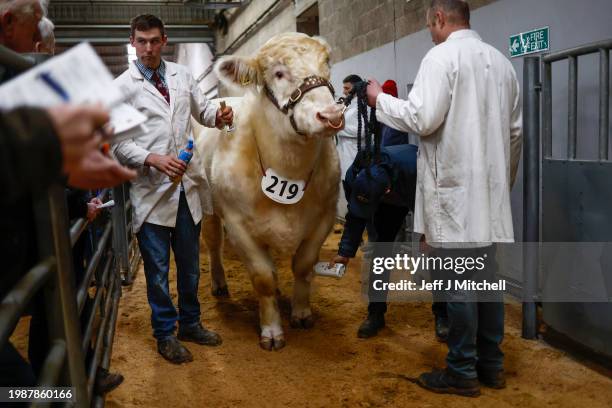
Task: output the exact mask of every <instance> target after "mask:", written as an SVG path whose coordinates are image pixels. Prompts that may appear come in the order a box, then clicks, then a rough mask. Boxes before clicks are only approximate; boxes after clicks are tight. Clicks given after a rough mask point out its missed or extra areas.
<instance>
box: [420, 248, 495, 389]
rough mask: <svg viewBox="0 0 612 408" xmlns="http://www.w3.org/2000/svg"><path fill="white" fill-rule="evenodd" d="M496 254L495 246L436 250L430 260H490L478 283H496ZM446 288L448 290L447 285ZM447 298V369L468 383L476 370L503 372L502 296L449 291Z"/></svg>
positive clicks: (461, 277) (464, 277)
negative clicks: (480, 281) (484, 281)
mask: <svg viewBox="0 0 612 408" xmlns="http://www.w3.org/2000/svg"><path fill="white" fill-rule="evenodd" d="M495 253H496V247H495V246H494V245H493V246H488V247H484V248H469V249H447V248H444V249H443V248H436V249H435V250H434V251H433V252H432V253H431V254H430V255H429V256H430V257H434V256H438V257H441V258H446V257H453V258H456V257H463V258H465V257H473V258H477V257H483V256H484V257H485V258H486V260H487V261H486V271H485V272H486V273H485V274H483V275H482V276H480V277H479V278H478V280H481V279H482V278H483V277H485V279H487V280H488V281H495V280H496V279H495V276H496V273H497V261H496V260H495ZM451 274H454V272H451ZM466 275H467V274H466ZM446 276H449V275H446ZM457 276H460V277H459V278H457ZM468 278H470V277H469V276H464V275H456V274H455V276H454V277H452V278H450V279H468ZM444 285H445V286H446V282H445V283H444ZM445 295H446V297H447V300H448V302H447V312H448V320H449V333H448V341H447V345H448V355H447V357H446V363H447V367H448V369H449V370H450V371H451V372H452V373H453V374H455V375H456V376H458V377H461V378H466V379H475V378H478V374H477V370H482V371H485V372H496V371H499V370H501V369H503V364H504V353H503V352H502V351H501V348H500V345H501V342H502V339H503V337H504V304H503V297H502V295H501V293H499V294H497V293H495V294H491V293H488V294H487V295H486V296H485V295H480V294H479V293H475V292H474V291H470V292H467V291H463V290H450V291H447V292H446V293H445ZM483 298H486V301H482V300H483ZM464 300H467V301H464ZM479 300H480V301H479ZM493 300H497V301H493Z"/></svg>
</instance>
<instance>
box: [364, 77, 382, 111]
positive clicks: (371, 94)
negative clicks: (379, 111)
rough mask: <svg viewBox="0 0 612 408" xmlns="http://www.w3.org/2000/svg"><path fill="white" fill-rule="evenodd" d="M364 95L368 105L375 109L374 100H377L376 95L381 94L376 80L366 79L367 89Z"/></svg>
mask: <svg viewBox="0 0 612 408" xmlns="http://www.w3.org/2000/svg"><path fill="white" fill-rule="evenodd" d="M366 93H367V95H368V105H369V106H370V107H371V108H375V107H376V98H378V95H379V94H380V93H382V86H380V83H379V82H378V81H377V80H375V79H372V78H370V79H368V88H367V90H366Z"/></svg>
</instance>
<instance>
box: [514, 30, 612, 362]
mask: <svg viewBox="0 0 612 408" xmlns="http://www.w3.org/2000/svg"><path fill="white" fill-rule="evenodd" d="M610 48H612V39H611V40H606V41H601V42H597V43H593V44H588V45H584V46H581V47H576V48H572V49H568V50H565V51H560V52H555V53H551V54H547V55H543V56H542V57H541V58H539V57H530V58H526V59H525V73H524V87H525V88H524V89H525V90H524V95H523V97H524V100H525V105H524V106H525V111H524V115H525V152H524V160H525V162H524V166H525V167H524V169H525V174H524V177H525V193H524V203H525V204H524V209H525V211H524V241H525V242H538V241H541V242H610V241H612V211H611V208H612V207H611V203H612V183H611V182H610V180H612V162H611V161H610V160H609V126H610V122H609V112H610V111H609V110H610V63H609V61H610ZM592 54H598V55H599V80H598V84H599V115H598V146H597V147H598V158H597V159H596V160H587V159H585V158H580V157H578V155H577V151H578V149H577V146H578V144H579V143H581V142H583V143H584V140H585V137H581V136H584V135H579V132H578V119H579V115H578V93H579V90H580V87H579V85H580V84H579V81H578V77H579V75H578V74H579V70H578V67H579V64H578V61H579V57H584V56H587V55H592ZM560 61H567V64H568V77H567V79H568V82H567V94H568V104H567V107H568V117H567V148H566V149H565V154H564V155H562V156H561V157H558V156H559V155H558V154H557V157H553V146H558V143H559V142H560V139H561V137H560V135H554V134H553V133H554V132H553V91H554V89H553V88H554V87H553V80H552V67H553V64H555V63H557V62H560ZM540 69H541V82H540V81H539V78H540ZM540 103H541V107H542V114H541V116H540ZM540 125H541V127H540ZM540 128H541V137H540ZM555 136H556V137H555ZM540 146H541V147H542V149H541V150H540ZM556 150H557V151H559V149H556ZM540 152H541V153H540ZM524 262H525V266H526V268H525V270H529V267H530V266H531V267H532V269H531V270H537V271H538V272H541V271H540V265H539V263H538V259H537V256H535V254H532V256H526V257H525V260H524ZM604 266H605V268H604V273H605V274H606V275H605V276H604V278H605V279H606V281H611V282H612V265H604ZM538 275H539V273H537V274H526V275H525V276H524V279H525V282H524V284H525V287H526V288H531V291H530V290H529V289H526V292H527V293H536V294H538V295H540V289H541V288H540V287H539V286H538V282H537V276H538ZM533 300H534V301H535V300H537V297H536V298H535V299H533ZM525 311H526V312H527V313H526V314H525V315H524V334H525V335H526V337H534V336H535V328H536V323H535V304H534V303H533V302H529V303H528V304H527V305H526V309H525ZM542 312H543V313H542V316H543V319H544V321H545V322H546V323H547V324H548V325H549V326H550V327H552V328H553V329H555V330H556V331H558V332H561V333H563V334H565V335H567V336H568V337H570V338H571V339H573V340H575V341H577V342H579V343H581V344H583V345H585V346H587V347H589V348H590V349H592V350H594V351H597V352H600V353H603V354H606V355H608V356H612V303H577V302H575V303H552V302H549V303H543V304H542Z"/></svg>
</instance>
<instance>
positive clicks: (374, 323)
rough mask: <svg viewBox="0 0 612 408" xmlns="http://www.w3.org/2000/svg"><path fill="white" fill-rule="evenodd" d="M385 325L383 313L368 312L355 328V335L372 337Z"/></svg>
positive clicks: (365, 337)
mask: <svg viewBox="0 0 612 408" xmlns="http://www.w3.org/2000/svg"><path fill="white" fill-rule="evenodd" d="M383 327H385V315H384V314H380V313H368V317H367V318H366V319H365V320H364V321H363V323H361V326H359V330H357V337H359V338H361V339H367V338H368V337H374V336H376V335H377V334H378V331H379V330H380V329H382V328H383Z"/></svg>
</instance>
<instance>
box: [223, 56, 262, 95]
mask: <svg viewBox="0 0 612 408" xmlns="http://www.w3.org/2000/svg"><path fill="white" fill-rule="evenodd" d="M215 73H216V74H217V78H219V79H220V80H221V81H222V82H223V83H224V84H226V85H230V86H234V87H236V86H238V87H242V88H246V87H252V86H256V85H257V84H258V83H259V79H260V75H259V71H258V69H257V63H256V62H255V61H254V60H252V59H249V58H244V57H238V56H234V55H227V56H225V57H221V58H220V59H219V60H218V61H217V62H216V63H215Z"/></svg>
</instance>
